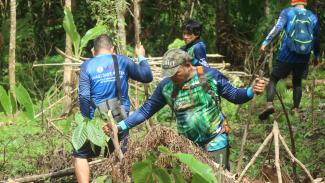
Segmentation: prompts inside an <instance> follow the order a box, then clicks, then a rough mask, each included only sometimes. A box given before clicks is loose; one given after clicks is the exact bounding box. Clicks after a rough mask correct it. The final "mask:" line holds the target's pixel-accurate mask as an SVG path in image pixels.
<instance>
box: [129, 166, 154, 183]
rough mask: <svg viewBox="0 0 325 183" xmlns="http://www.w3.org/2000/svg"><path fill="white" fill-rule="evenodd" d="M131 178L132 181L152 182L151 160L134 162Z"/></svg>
mask: <svg viewBox="0 0 325 183" xmlns="http://www.w3.org/2000/svg"><path fill="white" fill-rule="evenodd" d="M132 178H133V181H134V183H153V177H152V162H150V161H142V162H136V163H134V164H133V166H132Z"/></svg>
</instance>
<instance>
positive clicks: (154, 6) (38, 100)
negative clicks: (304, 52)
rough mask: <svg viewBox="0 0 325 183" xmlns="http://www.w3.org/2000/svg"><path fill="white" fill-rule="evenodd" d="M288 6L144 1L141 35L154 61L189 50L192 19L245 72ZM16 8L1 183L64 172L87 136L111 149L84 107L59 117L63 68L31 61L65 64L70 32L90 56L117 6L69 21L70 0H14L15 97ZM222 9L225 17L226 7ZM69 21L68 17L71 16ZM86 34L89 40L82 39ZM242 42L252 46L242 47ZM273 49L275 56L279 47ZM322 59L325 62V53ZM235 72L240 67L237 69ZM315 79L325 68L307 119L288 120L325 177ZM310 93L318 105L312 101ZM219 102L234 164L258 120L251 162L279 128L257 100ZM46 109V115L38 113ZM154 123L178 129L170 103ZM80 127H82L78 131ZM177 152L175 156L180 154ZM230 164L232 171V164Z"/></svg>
mask: <svg viewBox="0 0 325 183" xmlns="http://www.w3.org/2000/svg"><path fill="white" fill-rule="evenodd" d="M118 2H120V3H121V2H122V1H118ZM123 2H124V1H123ZM288 2H289V1H287V0H280V1H279V0H263V1H261V0H245V1H243V0H205V1H200V0H179V1H173V0H167V1H166V0H145V1H142V3H141V35H140V38H141V41H142V44H143V45H144V46H145V48H146V51H147V55H148V56H161V55H162V54H163V53H164V52H165V51H166V50H167V49H168V48H172V47H179V46H180V45H182V44H184V43H183V42H182V41H181V40H180V39H181V36H182V32H181V26H182V24H183V23H184V21H185V20H186V19H188V18H190V17H192V18H194V19H197V20H199V21H201V22H202V23H203V26H204V32H203V35H202V38H203V40H204V41H205V42H206V45H207V50H208V53H220V54H223V55H225V56H226V57H225V60H226V61H227V62H230V63H232V64H234V65H236V67H238V68H245V69H246V68H247V67H250V65H247V64H252V62H245V63H244V59H245V57H246V56H247V55H249V53H252V55H253V56H251V57H250V58H257V57H258V56H259V54H258V47H259V45H260V43H261V42H262V40H263V38H264V37H265V36H266V34H267V32H268V31H269V30H270V29H271V27H272V25H273V24H274V23H275V22H276V19H277V17H278V15H279V13H280V12H281V10H282V9H283V8H285V7H288V6H289V3H288ZM9 4H10V2H9V1H8V0H0V180H2V179H6V178H8V177H14V176H24V175H27V174H36V173H45V172H48V171H53V170H59V169H63V168H66V167H68V166H70V165H71V157H70V156H69V154H71V151H72V148H73V146H74V147H75V148H78V147H80V146H81V145H82V142H84V141H85V140H86V139H87V138H88V139H92V140H93V141H94V142H96V143H97V144H98V145H102V144H103V143H104V142H103V141H102V139H103V138H101V137H103V136H104V134H103V133H100V132H99V131H101V130H100V129H99V128H98V126H99V125H98V124H100V123H101V122H100V121H96V120H93V121H87V120H84V119H82V118H81V117H80V115H74V114H75V113H77V111H78V108H77V107H75V108H74V110H73V113H74V114H71V115H70V116H67V117H61V116H60V115H61V114H62V107H61V106H60V104H59V105H53V104H54V103H56V101H59V100H60V99H61V98H62V97H63V96H64V93H63V92H62V87H63V85H64V84H63V67H61V66H58V67H33V64H44V63H47V64H49V63H63V62H64V58H63V57H62V56H61V55H59V54H58V53H57V52H56V51H55V49H54V48H55V47H58V48H60V49H61V50H64V48H65V39H66V32H67V33H68V34H69V35H70V36H71V37H74V38H75V40H74V47H73V48H74V55H75V56H76V57H77V58H79V57H80V56H82V57H90V56H91V52H90V48H91V43H90V42H91V40H92V39H93V38H94V36H95V35H98V34H99V33H102V32H107V33H109V34H110V35H111V36H113V37H114V38H115V37H116V33H117V18H116V12H115V5H116V4H115V1H109V0H98V1H91V0H79V1H76V0H72V15H70V14H69V12H67V11H66V12H65V11H64V1H57V0H47V1H32V0H28V1H26V0H17V36H16V45H17V48H16V80H17V83H18V85H17V87H16V90H15V92H16V93H15V94H10V93H8V92H7V91H8V89H9V82H8V81H9V79H8V54H9V34H10V5H9ZM123 5H125V6H127V11H126V14H125V18H126V32H127V35H126V37H127V43H128V51H130V52H131V51H132V47H133V45H134V42H135V39H134V37H135V36H134V22H133V17H132V13H131V11H132V1H130V0H127V1H125V3H124V4H123ZM220 7H222V11H219V9H220ZM308 8H310V9H311V10H313V11H314V12H316V13H317V15H318V17H319V19H320V23H321V50H323V51H324V48H325V29H324V25H325V12H324V9H325V2H324V1H323V0H310V1H309V6H308ZM65 15H67V16H66V17H68V18H69V19H64V17H65ZM72 16H73V17H72ZM72 18H73V19H74V23H73V25H72V23H71V22H72ZM64 20H65V21H64ZM68 21H70V22H68ZM80 35H84V36H83V37H82V38H81V36H80ZM230 43H231V44H230ZM242 44H244V45H246V47H241V46H242ZM251 51H252V52H251ZM273 51H274V53H275V51H276V49H274V50H273ZM243 55H244V56H243ZM322 58H323V62H324V57H322ZM252 61H255V60H254V59H252ZM245 64H246V65H245ZM253 64H255V65H256V63H253ZM232 69H233V70H236V68H232ZM246 70H247V71H251V70H250V69H246ZM315 79H316V80H324V79H325V71H324V69H323V68H321V69H319V68H318V69H317V68H315V67H311V69H310V74H309V77H308V80H307V81H306V82H305V83H304V93H303V101H302V108H303V109H305V110H304V112H303V114H300V115H290V120H291V121H292V124H293V128H294V132H295V139H296V146H297V150H296V151H297V157H298V159H300V160H301V161H302V162H304V163H306V165H307V167H308V169H310V171H311V172H312V174H313V175H314V176H322V177H324V176H325V172H324V170H325V167H324V163H323V164H322V163H320V162H324V161H325V159H324V157H325V152H324V149H325V141H324V140H323V139H324V137H325V134H324V128H325V123H324V118H325V117H324V100H325V95H324V89H325V87H324V85H316V86H314V84H313V80H315ZM289 83H290V79H289V80H285V81H283V82H281V84H280V86H279V88H278V90H279V91H280V93H281V95H282V98H283V99H284V103H285V105H286V108H287V110H290V107H291V105H292V100H291V98H292V91H291V90H290V87H291V86H290V84H289ZM152 88H154V85H153V86H152ZM134 94H135V92H134V91H131V92H130V95H132V96H133V95H134ZM313 97H314V98H315V100H314V101H312V100H310V99H311V98H313ZM143 98H144V96H141V97H140V101H141V102H142V101H143ZM264 103H265V97H264V96H261V97H258V98H257V104H256V106H257V107H256V108H255V110H256V111H258V112H259V111H260V110H261V107H262V106H263V105H264ZM275 103H276V108H277V109H279V111H280V110H281V106H280V103H279V101H278V100H276V101H275ZM52 105H53V106H52ZM222 105H223V110H224V113H225V114H226V115H227V116H228V117H229V119H230V122H231V124H232V128H233V134H231V135H230V137H231V144H232V148H231V160H232V162H235V161H236V160H237V159H238V156H239V149H240V143H241V137H242V131H243V128H244V124H245V123H246V122H247V120H248V119H251V120H252V123H251V128H250V130H251V131H250V135H249V139H248V144H249V145H248V146H249V147H247V153H246V154H245V157H244V162H245V163H247V162H248V160H249V159H250V158H251V157H252V155H253V154H254V152H255V151H256V149H257V148H258V146H259V144H260V143H261V142H262V140H263V139H264V137H265V135H266V134H268V133H269V131H270V130H271V125H270V124H272V122H271V120H270V121H269V122H266V123H261V122H260V121H259V120H258V119H257V115H252V116H250V114H248V113H249V112H248V110H249V105H250V104H245V105H243V106H242V107H241V108H240V109H239V111H238V108H237V106H235V105H233V104H230V103H228V102H227V101H225V102H223V103H222ZM49 106H50V107H49ZM47 107H49V108H47ZM43 110H45V113H41V111H43ZM254 114H257V112H256V113H254ZM153 119H154V120H153V121H154V122H153V123H154V124H156V123H162V124H163V125H165V126H170V127H173V128H174V127H175V124H174V123H172V121H173V119H172V117H171V112H170V110H169V108H167V107H166V108H164V109H163V110H161V111H160V112H159V113H158V114H157V115H155V116H154V117H153ZM277 120H279V122H280V129H281V132H282V133H283V135H284V136H285V137H286V140H288V141H289V136H288V135H287V131H288V129H287V126H286V122H285V121H286V120H285V118H284V117H283V116H281V117H280V118H279V119H277ZM74 129H76V130H75V131H74V133H73V130H74ZM139 129H140V130H138V129H136V130H135V131H136V132H138V131H141V135H142V136H143V135H144V134H143V133H144V130H142V129H143V127H142V126H140V127H139ZM94 132H97V133H96V134H99V135H100V137H98V136H94V135H92V134H94ZM71 139H72V140H71ZM106 140H107V139H106ZM177 155H178V154H177ZM177 155H175V156H177ZM263 155H264V156H267V157H268V159H272V158H273V153H267V152H264V153H263ZM179 156H180V157H178V158H182V157H183V156H182V155H179ZM311 157H312V158H311ZM186 158H191V157H186ZM282 160H283V162H284V163H283V166H284V167H285V168H287V169H288V170H289V172H291V165H290V163H289V162H290V159H289V157H283V158H282ZM148 161H149V160H148ZM181 161H182V160H181ZM141 163H142V164H141ZM185 163H186V162H185ZM147 165H148V162H139V163H138V164H136V165H135V171H136V170H137V167H143V166H147ZM232 165H233V166H232V167H235V163H234V164H232ZM261 165H262V160H259V161H258V162H257V163H256V165H254V166H253V168H252V171H251V172H250V175H251V176H253V177H260V175H261V171H260V169H261ZM147 168H148V167H147ZM154 169H155V167H151V170H152V172H150V173H151V174H150V175H149V176H153V177H154V176H156V177H157V175H158V174H160V175H161V176H166V173H165V172H164V170H157V169H155V171H153V170H154ZM138 170H139V168H138ZM145 173H148V172H145ZM173 173H174V175H173V176H175V174H176V175H177V173H178V172H177V170H175V172H173ZM298 173H299V174H300V178H301V179H304V178H305V176H304V174H303V173H302V170H301V169H298ZM148 174H149V173H148ZM168 176H171V175H168ZM204 178H209V176H206V177H204ZM135 179H136V178H135ZM157 179H159V178H157Z"/></svg>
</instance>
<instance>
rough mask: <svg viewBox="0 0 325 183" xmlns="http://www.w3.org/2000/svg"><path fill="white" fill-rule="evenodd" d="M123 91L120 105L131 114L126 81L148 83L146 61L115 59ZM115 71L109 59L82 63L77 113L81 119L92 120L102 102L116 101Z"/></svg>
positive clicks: (148, 74) (149, 80) (140, 58)
mask: <svg viewBox="0 0 325 183" xmlns="http://www.w3.org/2000/svg"><path fill="white" fill-rule="evenodd" d="M117 60H118V64H119V72H120V78H121V89H122V99H121V100H122V101H121V103H122V105H123V107H124V109H125V111H126V112H127V113H128V112H129V111H130V99H129V96H128V80H129V78H132V79H133V80H136V81H139V82H143V83H149V82H151V81H152V79H153V76H152V72H151V69H150V66H149V64H148V62H147V60H146V58H144V57H142V56H140V57H139V62H140V63H139V64H136V63H134V62H133V61H132V60H131V59H130V58H128V57H126V56H123V55H117ZM117 97H118V94H117V86H116V82H115V69H114V63H113V58H112V55H106V54H105V55H98V56H96V57H94V58H92V59H89V60H87V61H85V62H84V63H83V64H82V65H81V68H80V81H79V102H80V112H81V114H82V115H83V116H84V117H87V118H90V119H91V118H93V116H94V111H95V108H96V106H97V105H98V104H100V103H102V102H104V101H105V100H109V99H113V98H117Z"/></svg>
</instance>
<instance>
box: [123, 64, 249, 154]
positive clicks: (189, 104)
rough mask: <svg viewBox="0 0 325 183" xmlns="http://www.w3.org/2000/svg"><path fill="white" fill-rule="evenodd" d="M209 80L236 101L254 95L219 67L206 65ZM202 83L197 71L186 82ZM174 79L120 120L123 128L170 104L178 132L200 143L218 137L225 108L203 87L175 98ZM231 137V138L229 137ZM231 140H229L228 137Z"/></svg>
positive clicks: (182, 92)
mask: <svg viewBox="0 0 325 183" xmlns="http://www.w3.org/2000/svg"><path fill="white" fill-rule="evenodd" d="M204 69H205V74H206V77H207V82H208V84H209V85H211V89H212V91H214V92H215V93H216V94H217V95H219V96H221V97H223V98H225V99H227V100H228V101H230V102H232V103H235V104H242V103H245V102H247V101H249V100H250V99H251V98H252V97H253V92H252V88H248V89H247V88H235V87H234V86H232V85H231V84H230V83H229V81H228V79H227V78H226V77H225V76H224V75H223V74H221V73H220V72H219V71H217V70H215V69H212V68H208V67H205V68H204ZM198 83H199V79H198V74H197V73H196V74H195V75H194V76H193V78H192V79H191V80H190V81H187V82H186V83H185V84H188V85H189V86H193V85H197V84H198ZM173 88H174V87H173V82H172V81H171V80H170V78H165V79H164V80H162V81H161V82H160V83H159V84H158V86H157V88H156V89H155V91H154V93H153V95H152V96H151V97H150V98H149V99H148V100H147V101H146V102H145V103H144V104H143V105H142V106H141V107H140V108H139V109H137V110H136V111H135V112H134V113H133V114H131V115H130V116H129V117H128V118H127V119H125V120H124V121H122V122H120V123H119V126H120V127H121V128H122V129H127V128H132V127H134V126H136V125H138V124H140V123H142V122H143V121H145V120H146V119H149V118H150V117H151V116H152V115H154V114H155V113H156V112H157V111H159V110H160V109H161V108H163V107H164V106H165V105H166V104H168V105H169V106H171V107H172V108H173V110H174V112H175V114H176V122H177V128H178V132H179V133H180V134H183V135H185V136H186V137H187V138H189V139H190V140H192V141H194V142H195V143H198V144H204V142H206V141H207V140H208V141H209V140H212V139H213V138H215V134H217V131H218V130H220V126H221V125H222V122H223V120H224V116H223V114H222V113H221V111H220V110H221V109H219V107H218V106H217V104H215V102H214V100H213V98H212V97H211V95H210V94H207V92H206V91H204V90H203V88H202V87H196V88H193V89H192V90H191V91H188V90H187V91H180V93H179V94H178V95H177V97H176V100H175V102H174V103H173V102H172V98H171V94H172V92H173ZM225 139H227V138H225ZM225 142H226V143H227V141H225ZM215 144H217V146H216V145H214V146H211V148H210V149H208V150H210V151H213V150H217V149H219V148H220V143H215Z"/></svg>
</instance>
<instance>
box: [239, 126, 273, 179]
mask: <svg viewBox="0 0 325 183" xmlns="http://www.w3.org/2000/svg"><path fill="white" fill-rule="evenodd" d="M272 137H273V132H271V133H270V134H269V135H268V136H267V137H266V139H265V140H264V142H263V144H262V145H261V146H260V147H259V148H258V150H257V151H256V153H255V154H254V156H253V158H252V159H251V160H250V161H249V163H248V164H247V165H246V167H245V168H244V170H243V171H242V173H241V174H240V176H239V178H238V180H237V181H238V182H240V181H241V180H242V179H243V177H244V175H245V173H246V172H247V170H248V168H249V167H250V166H252V164H253V163H254V162H255V160H256V158H257V157H258V155H259V154H260V153H261V152H262V150H263V149H264V147H265V146H266V145H267V143H269V141H270V140H271V139H272Z"/></svg>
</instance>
